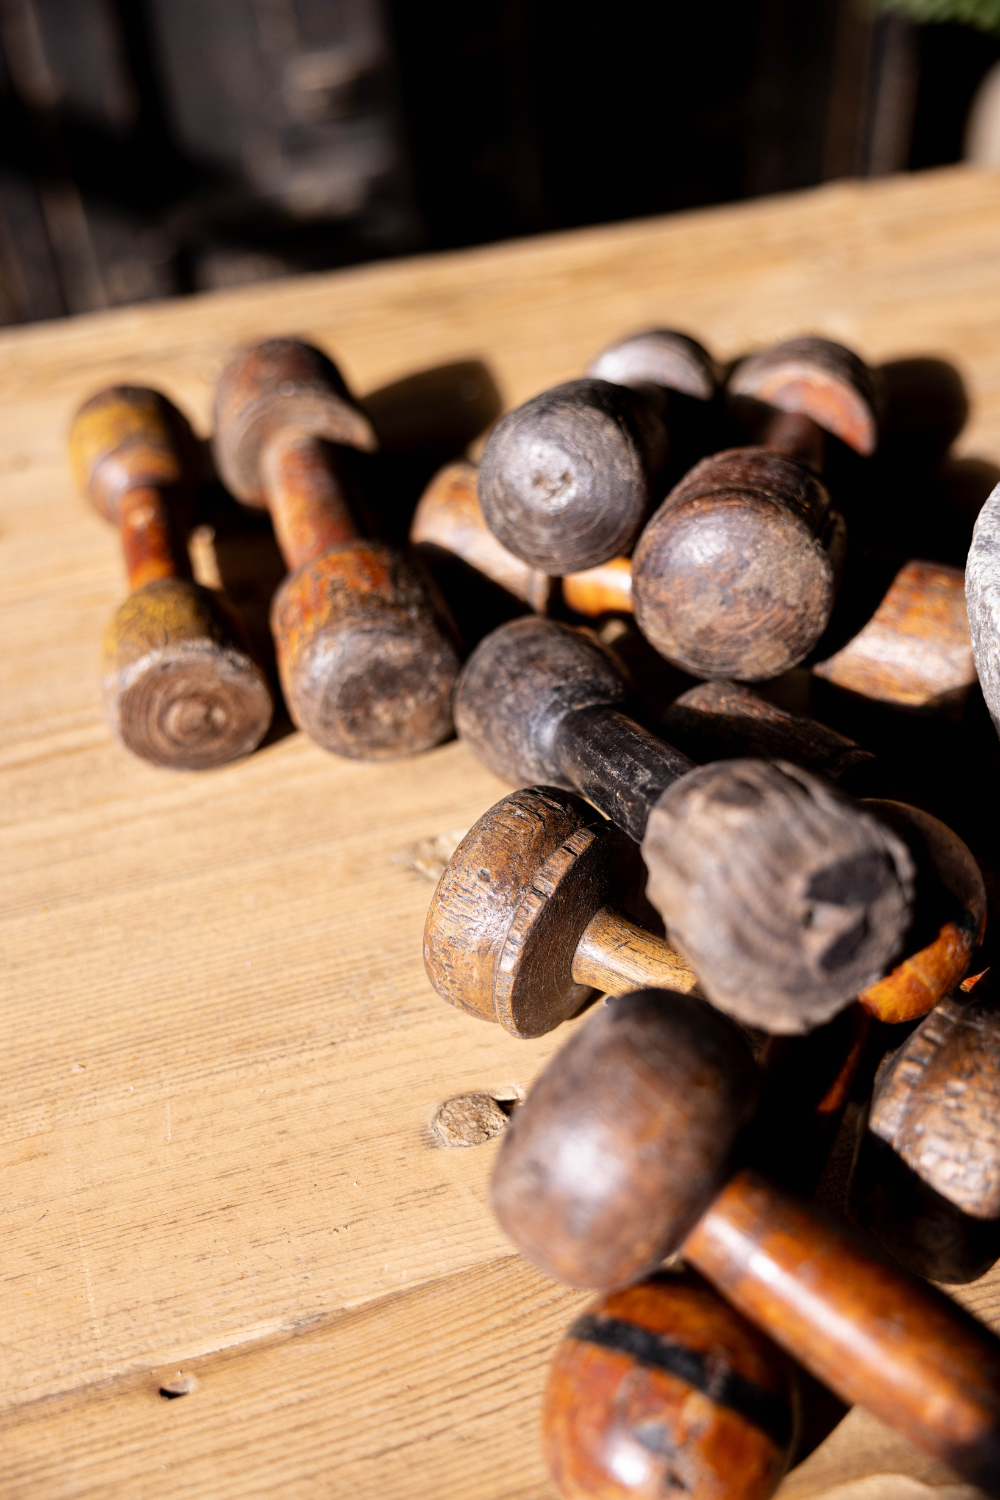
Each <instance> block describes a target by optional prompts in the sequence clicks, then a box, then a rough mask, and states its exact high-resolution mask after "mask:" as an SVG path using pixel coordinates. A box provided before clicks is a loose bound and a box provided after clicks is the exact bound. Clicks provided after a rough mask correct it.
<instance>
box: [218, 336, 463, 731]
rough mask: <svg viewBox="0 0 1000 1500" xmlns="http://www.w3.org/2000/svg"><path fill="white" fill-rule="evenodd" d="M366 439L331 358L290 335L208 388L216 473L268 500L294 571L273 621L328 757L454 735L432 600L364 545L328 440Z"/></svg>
mask: <svg viewBox="0 0 1000 1500" xmlns="http://www.w3.org/2000/svg"><path fill="white" fill-rule="evenodd" d="M374 446H375V436H374V433H373V431H372V428H371V425H370V423H369V422H368V419H367V417H366V416H365V415H364V413H363V412H362V411H361V409H360V407H359V406H358V405H357V403H356V402H355V401H354V400H353V399H352V397H351V396H350V394H349V392H348V390H347V388H346V386H345V385H344V382H343V380H342V379H341V377H340V374H339V373H338V371H337V369H336V368H335V366H334V365H333V364H332V363H331V362H330V361H329V360H328V359H327V358H326V356H325V355H323V354H321V353H320V351H319V350H318V349H314V348H312V347H311V345H309V344H305V343H302V342H301V341H299V340H298V339H272V340H271V341H270V342H268V343H265V344H258V345H256V346H255V347H254V348H252V349H247V350H244V351H243V352H242V353H240V354H238V355H236V356H235V358H234V359H232V360H231V361H230V363H229V364H228V365H227V367H226V369H225V370H224V371H223V374H222V379H221V380H220V382H219V389H218V393H217V397H216V437H215V447H216V455H217V458H218V463H219V470H220V473H221V475H222V477H223V479H224V480H225V482H226V484H227V485H228V486H229V488H230V489H231V490H232V491H233V493H234V494H235V495H236V496H237V497H238V498H239V499H240V500H243V501H245V502H246V503H247V504H248V505H255V506H260V507H262V508H266V509H269V510H270V512H271V517H272V519H273V521H274V528H275V532H276V535H277V538H278V545H279V546H280V547H281V550H282V553H283V555H284V558H285V561H286V563H287V564H288V566H289V568H290V569H291V570H292V571H291V573H290V576H289V577H288V578H287V579H286V580H285V582H284V583H283V584H282V586H281V588H280V589H279V590H278V592H277V594H276V595H275V597H274V602H273V604H272V607H271V628H272V631H273V633H274V638H275V645H276V647H277V653H278V667H279V671H280V673H281V683H282V687H283V688H284V692H285V697H286V699H287V701H288V707H289V711H290V712H291V715H292V718H293V719H294V720H295V722H296V724H297V725H298V726H299V727H300V728H301V729H304V730H305V732H306V733H307V734H308V735H310V736H311V738H312V739H314V740H315V741H316V742H317V744H319V745H322V746H323V747H324V748H325V749H327V750H332V751H334V752H335V753H336V754H338V755H346V756H351V757H355V758H359V759H363V760H383V759H388V758H392V757H395V756H400V755H410V754H413V753H415V752H416V751H419V750H426V749H428V748H429V747H430V746H431V745H436V744H439V743H440V741H441V740H443V739H445V738H446V737H447V736H448V735H449V734H450V733H451V691H452V686H453V684H454V680H455V676H456V673H457V671H458V654H457V650H456V645H455V641H454V639H453V637H452V634H451V631H450V628H449V625H448V623H447V622H446V621H445V619H444V617H443V615H442V606H441V605H440V602H439V601H438V600H437V599H436V598H432V596H431V594H430V593H429V591H428V587H427V581H426V580H425V579H424V577H423V575H422V574H421V573H419V572H418V570H417V568H416V566H415V565H414V563H413V562H412V561H411V560H410V559H409V558H408V557H406V556H405V555H404V554H403V553H401V552H399V551H397V550H396V549H395V548H393V547H387V546H384V545H383V544H382V543H380V542H372V541H363V540H361V539H360V538H359V537H358V531H357V526H356V524H355V520H354V517H353V515H352V514H351V510H350V507H349V505H348V503H347V491H346V481H345V479H344V476H343V472H342V469H341V465H340V463H339V461H338V458H337V452H336V449H337V447H341V448H358V449H361V450H363V451H369V450H371V449H372V448H374Z"/></svg>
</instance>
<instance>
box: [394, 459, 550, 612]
mask: <svg viewBox="0 0 1000 1500" xmlns="http://www.w3.org/2000/svg"><path fill="white" fill-rule="evenodd" d="M478 480H479V471H478V469H477V468H476V466H475V464H470V463H467V462H465V461H464V460H460V461H459V462H456V463H451V464H446V465H445V467H444V468H443V469H440V470H439V471H438V473H437V474H435V475H434V478H433V479H432V480H431V482H430V484H429V485H428V486H427V488H426V489H425V490H424V492H423V494H422V495H421V497H420V501H419V503H418V505H417V508H416V510H415V511H414V513H413V520H412V522H411V523H410V542H411V543H412V545H413V546H415V547H420V546H431V547H441V548H443V549H444V550H445V551H446V552H451V553H453V554H454V555H455V556H456V557H459V558H461V559H462V561H463V562H466V563H468V564H469V566H470V567H472V568H475V569H476V570H477V571H478V572H480V573H483V574H485V576H486V577H487V578H489V579H490V580H491V581H492V582H493V583H496V584H499V585H500V587H501V588H503V589H506V590H507V592H508V593H509V594H513V596H514V598H515V599H521V600H523V602H524V603H525V604H530V605H531V607H532V609H536V610H538V611H540V612H544V611H545V610H546V609H547V607H548V603H549V598H550V595H551V593H552V589H553V583H554V580H553V579H551V578H550V577H549V576H548V574H547V573H542V572H540V571H539V570H538V569H537V568H531V567H529V566H528V564H527V563H525V562H522V561H521V559H520V558H519V557H515V556H514V554H513V552H508V550H507V548H506V547H504V546H503V545H502V543H500V542H499V541H498V540H497V538H496V537H495V536H494V535H493V533H492V531H491V530H490V529H489V527H488V526H487V524H486V522H485V520H484V519H483V513H482V510H481V509H480V505H479V495H478V492H477V485H478Z"/></svg>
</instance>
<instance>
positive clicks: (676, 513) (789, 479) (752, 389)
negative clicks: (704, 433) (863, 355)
mask: <svg viewBox="0 0 1000 1500" xmlns="http://www.w3.org/2000/svg"><path fill="white" fill-rule="evenodd" d="M729 389H730V392H731V393H732V394H736V395H739V396H742V397H744V398H747V397H751V396H752V397H753V398H754V399H756V400H759V401H761V402H766V403H767V404H768V405H769V406H771V407H773V408H775V409H774V411H773V414H772V416H771V420H770V422H769V423H768V426H767V428H766V430H765V432H764V433H763V434H762V436H763V439H764V441H763V443H762V444H761V445H760V446H756V447H753V448H733V449H729V450H728V451H726V452H723V453H717V454H715V455H713V456H712V457H710V458H705V459H702V461H701V462H700V463H698V464H696V465H695V466H694V468H693V469H691V470H690V472H689V473H688V474H686V475H685V476H684V478H683V479H682V480H681V481H680V483H679V484H677V485H675V487H674V488H673V489H672V490H671V492H670V494H669V495H668V496H667V498H666V499H665V500H664V501H663V504H662V505H661V506H660V508H659V509H658V510H657V512H656V514H655V515H654V516H653V517H652V519H651V520H650V522H649V524H648V525H647V527H646V528H645V530H644V531H643V534H642V536H641V538H640V539H639V542H638V545H637V546H636V549H635V556H634V558H633V562H632V593H633V604H634V609H635V617H636V620H637V622H638V624H639V628H640V630H641V631H642V632H643V634H644V635H645V637H646V639H647V640H648V641H650V642H651V643H652V645H653V646H655V647H656V649H657V651H659V653H660V654H661V656H665V657H666V658H667V660H668V661H672V662H673V663H674V664H675V665H676V666H679V667H682V668H683V669H684V670H685V671H687V672H691V673H693V674H694V676H696V677H733V678H737V679H740V680H744V681H757V680H761V679H764V678H769V677H777V676H778V675H779V673H781V672H784V671H787V669H788V668H789V667H793V666H795V665H796V664H797V663H798V662H800V661H802V659H803V658H804V657H805V656H807V655H808V654H809V652H810V651H811V650H812V648H813V647H814V646H815V645H816V643H817V641H818V640H819V638H820V636H821V635H822V634H823V631H824V630H825V629H826V626H827V623H828V621H829V618H830V613H831V611H832V609H833V603H834V599H835V597H836V593H837V587H838V585H839V582H840V573H841V569H842V565H843V560H844V553H845V547H846V536H847V533H846V527H845V525H844V521H843V517H842V516H841V515H840V513H839V511H837V510H836V509H834V507H833V506H832V504H831V502H830V496H829V494H828V493H827V491H826V489H825V488H824V486H823V485H822V484H821V483H820V481H819V480H818V479H817V477H816V473H815V472H814V471H815V470H816V469H818V468H819V467H820V465H821V462H822V445H823V441H824V431H832V432H834V433H835V434H836V435H837V436H838V437H840V438H842V439H843V440H844V441H845V442H846V443H848V444H850V445H851V446H853V447H855V448H856V449H857V450H858V451H859V452H861V453H870V452H871V451H872V449H873V448H874V445H875V417H874V397H873V392H872V387H871V379H870V376H869V374H868V371H867V370H866V369H865V367H864V365H863V364H862V363H861V361H860V360H859V359H858V358H857V357H856V356H855V355H853V354H852V353H851V352H850V350H848V349H844V348H843V347H842V346H841V345H839V344H832V343H830V342H829V341H828V340H826V339H794V340H792V341H790V342H789V343H786V344H780V345H778V346H776V347H775V348H774V349H771V350H768V351H766V352H765V353H764V354H760V355H757V356H755V357H754V358H753V359H749V360H747V361H745V363H744V364H742V365H740V366H738V367H737V370H736V372H735V374H734V375H733V377H732V379H731V381H730V386H729Z"/></svg>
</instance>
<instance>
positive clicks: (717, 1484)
mask: <svg viewBox="0 0 1000 1500" xmlns="http://www.w3.org/2000/svg"><path fill="white" fill-rule="evenodd" d="M798 1422H799V1382H798V1374H797V1370H796V1367H795V1366H794V1364H793V1363H792V1361H791V1360H789V1359H788V1357H787V1355H785V1354H783V1353H782V1351H781V1350H780V1349H778V1348H777V1347H776V1346H775V1345H774V1344H772V1342H771V1340H770V1339H768V1338H766V1337H765V1336H764V1334H762V1333H761V1332H760V1330H759V1329H757V1328H754V1327H753V1325H752V1324H751V1323H748V1322H747V1321H746V1319H745V1318H743V1317H741V1316H740V1314H739V1313H737V1312H736V1311H735V1310H734V1309H733V1308H732V1307H730V1306H729V1304H728V1303H727V1302H724V1301H723V1299H722V1298H721V1297H720V1296H719V1295H718V1294H717V1293H716V1292H715V1291H713V1290H712V1288H711V1287H710V1286H709V1285H708V1284H707V1282H705V1281H703V1280H702V1278H701V1277H700V1276H697V1275H695V1274H693V1273H692V1272H690V1271H686V1272H663V1273H661V1274H659V1275H656V1276H651V1277H648V1278H647V1279H646V1280H645V1281H641V1282H639V1283H638V1284H637V1285H635V1286H631V1287H628V1288H626V1289H625V1290H624V1291H620V1292H614V1293H612V1294H611V1296H609V1297H602V1298H601V1299H600V1300H599V1301H597V1302H593V1303H591V1304H590V1306H589V1307H588V1308H587V1309H586V1310H585V1311H584V1312H583V1313H582V1314H581V1315H580V1317H578V1318H577V1319H576V1321H575V1322H574V1323H573V1324H572V1325H571V1327H570V1328H569V1329H568V1330H567V1332H566V1333H565V1334H564V1336H563V1338H562V1340H561V1342H560V1343H559V1345H558V1347H557V1349H556V1352H555V1355H554V1356H553V1359H552V1363H551V1366H550V1368H549V1377H548V1382H547V1385H546V1391H545V1404H544V1407H543V1412H542V1443H543V1448H544V1453H545V1459H546V1463H547V1465H548V1469H549V1473H550V1474H551V1475H552V1478H553V1480H554V1482H555V1484H556V1486H557V1488H558V1490H559V1493H560V1495H562V1497H563V1500H626V1497H630V1496H654V1495H656V1496H663V1495H668V1494H673V1493H677V1494H685V1495H689V1496H692V1497H698V1496H706V1497H707V1496H712V1497H725V1500H768V1497H769V1496H770V1495H772V1494H773V1493H774V1491H775V1489H776V1488H777V1486H778V1483H779V1481H780V1480H781V1478H782V1476H783V1474H784V1473H785V1470H786V1469H787V1468H788V1464H789V1462H790V1460H791V1456H792V1451H793V1448H794V1445H795V1438H796V1432H797V1429H798Z"/></svg>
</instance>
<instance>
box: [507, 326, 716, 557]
mask: <svg viewBox="0 0 1000 1500" xmlns="http://www.w3.org/2000/svg"><path fill="white" fill-rule="evenodd" d="M671 392H681V393H683V394H685V395H687V396H693V397H696V398H697V399H698V400H701V401H708V400H710V399H711V397H712V396H713V395H714V393H715V375H714V371H713V367H712V361H711V359H710V357H709V355H708V354H707V353H706V352H705V350H704V349H703V348H702V347H701V345H700V344H697V343H695V341H694V340H693V339H689V338H687V337H686V336H684V335H683V334H678V333H674V332H670V331H668V330H665V329H654V330H651V331H650V332H648V333H642V334H636V335H635V336H634V337H632V338H629V339H624V340H622V341H621V342H620V343H618V344H615V345H613V346H612V347H611V348H610V349H606V350H605V351H604V352H603V354H601V355H599V356H598V358H597V359H596V360H595V361H594V363H593V364H592V365H591V367H590V371H589V372H588V375H587V376H586V377H585V378H584V379H582V380H570V381H567V382H566V383H565V384H564V385H558V386H554V387H553V388H552V389H551V390H548V391H543V392H542V394H541V395H540V396H535V397H534V398H533V399H532V400H531V401H527V402H525V404H524V405H523V406H519V407H518V408H517V409H516V410H515V411H512V412H508V414H507V415H506V416H505V417H502V418H501V419H500V421H499V422H498V423H497V424H496V426H495V427H494V428H493V430H492V432H491V433H490V435H489V438H488V439H487V442H486V446H485V448H484V450H483V458H482V464H481V466H480V470H479V501H480V504H481V506H482V511H483V515H484V517H485V519H486V523H487V525H488V526H489V528H490V530H491V531H492V532H493V533H494V534H495V535H496V537H497V538H498V539H499V540H500V541H501V542H502V543H503V545H504V546H505V547H506V548H507V549H508V551H510V552H513V553H514V555H515V556H516V557H519V558H521V559H522V561H523V562H526V563H527V564H528V566H529V567H532V568H537V569H540V570H541V571H542V572H543V573H549V574H562V573H575V572H577V571H578V570H579V569H581V568H592V567H594V566H596V564H598V563H602V562H605V561H607V559H608V558H610V557H615V556H616V555H617V554H618V553H619V552H627V551H629V549H630V548H631V546H632V544H633V542H634V541H635V538H636V537H637V536H638V534H639V530H640V528H641V526H642V524H643V522H644V521H645V519H646V517H647V515H648V514H649V509H650V505H651V504H652V501H653V485H654V482H655V480H656V476H657V475H658V474H659V472H660V471H661V469H662V468H663V465H664V462H665V460H666V456H667V448H668V442H669V436H668V429H667V423H666V412H667V407H668V405H669V402H670V395H671Z"/></svg>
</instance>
